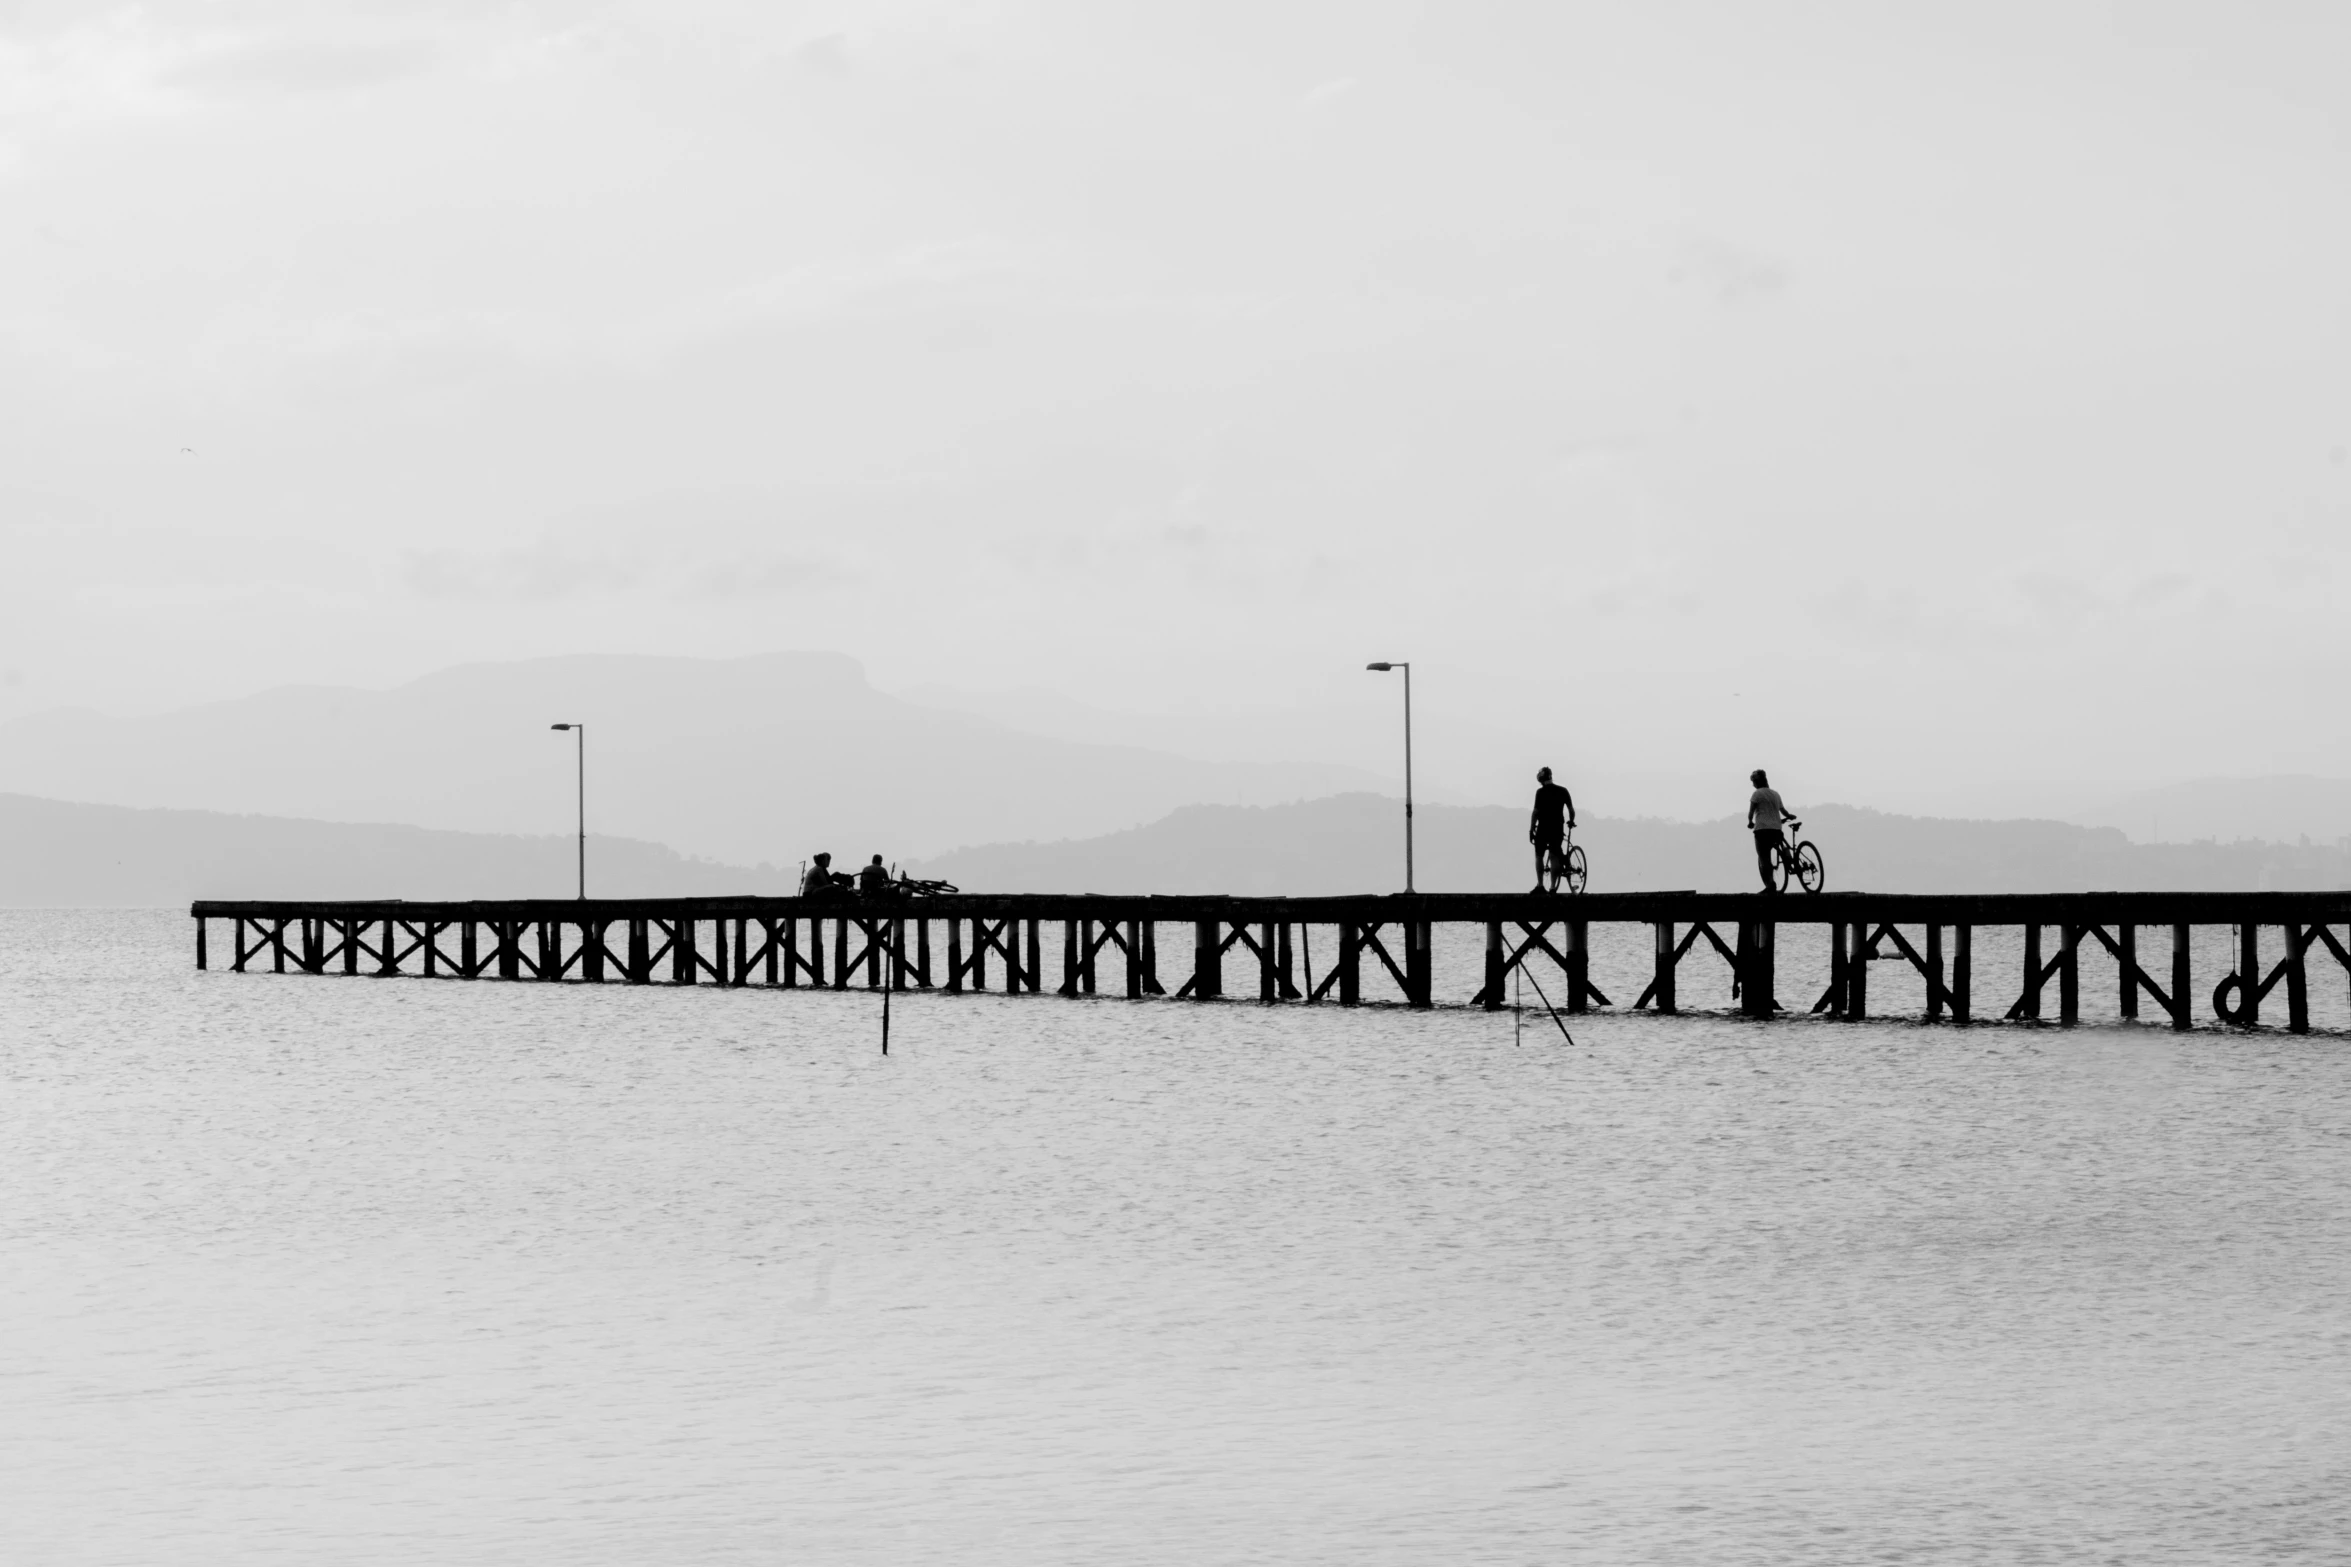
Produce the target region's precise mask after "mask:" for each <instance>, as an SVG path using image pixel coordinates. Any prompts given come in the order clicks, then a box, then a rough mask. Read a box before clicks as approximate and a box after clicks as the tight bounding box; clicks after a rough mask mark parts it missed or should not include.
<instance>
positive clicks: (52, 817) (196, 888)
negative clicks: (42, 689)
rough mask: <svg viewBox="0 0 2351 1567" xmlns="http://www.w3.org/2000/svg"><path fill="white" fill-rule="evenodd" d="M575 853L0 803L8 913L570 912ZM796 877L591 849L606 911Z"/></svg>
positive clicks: (237, 819)
mask: <svg viewBox="0 0 2351 1567" xmlns="http://www.w3.org/2000/svg"><path fill="white" fill-rule="evenodd" d="M576 854H577V847H576V841H575V840H574V839H571V838H553V837H548V838H523V837H508V836H501V835H497V834H492V833H459V832H435V831H432V830H431V829H429V828H424V827H387V826H365V825H355V824H350V823H344V822H308V821H293V820H288V819H286V818H284V817H271V816H227V815H222V814H220V813H218V812H213V811H141V810H131V809H127V808H125V807H122V806H115V805H73V804H68V803H66V802H64V801H60V800H41V799H34V798H31V797H29V796H26V795H20V794H0V907H10V908H71V907H80V908H94V907H118V908H124V907H127V908H154V907H170V906H175V905H179V904H185V903H187V902H188V901H190V900H191V899H195V898H567V897H570V896H571V895H572V893H573V892H574V890H576V888H577V886H578V882H577V880H576V876H577V872H576V869H575V867H576V865H577V860H576V858H575V856H576ZM796 869H797V867H794V868H793V869H787V870H782V871H771V870H768V869H767V868H765V867H761V868H759V869H756V870H744V869H741V868H738V867H736V866H731V865H714V864H711V863H709V862H708V861H701V860H688V859H684V858H681V857H680V856H679V855H678V854H676V853H675V852H674V851H672V850H669V849H666V848H663V847H662V846H661V845H659V844H655V843H642V842H639V841H637V840H634V839H629V838H594V837H591V838H590V839H589V840H588V890H589V891H590V892H591V893H595V894H597V895H600V896H605V897H660V896H667V895H676V894H684V893H718V892H786V891H789V890H790V889H791V886H792V881H793V874H794V870H796Z"/></svg>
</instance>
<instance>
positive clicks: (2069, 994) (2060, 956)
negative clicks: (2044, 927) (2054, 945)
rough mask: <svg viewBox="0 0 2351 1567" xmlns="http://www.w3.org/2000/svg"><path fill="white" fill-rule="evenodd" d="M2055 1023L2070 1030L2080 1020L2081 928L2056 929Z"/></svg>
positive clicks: (2076, 926) (2065, 926)
mask: <svg viewBox="0 0 2351 1567" xmlns="http://www.w3.org/2000/svg"><path fill="white" fill-rule="evenodd" d="M2057 939H2058V940H2059V941H2060V942H2061V943H2063V945H2061V946H2060V947H2059V948H2058V949H2057V1021H2058V1023H2059V1025H2060V1026H2062V1027H2065V1028H2071V1027H2073V1026H2074V1025H2075V1024H2076V1023H2079V1022H2080V1021H2081V1020H2082V960H2081V951H2082V927H2081V926H2079V925H2075V924H2070V923H2069V924H2064V925H2060V926H2058V927H2057Z"/></svg>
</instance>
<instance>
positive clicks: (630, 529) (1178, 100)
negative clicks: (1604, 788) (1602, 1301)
mask: <svg viewBox="0 0 2351 1567" xmlns="http://www.w3.org/2000/svg"><path fill="white" fill-rule="evenodd" d="M1929 11H1939V12H1940V13H1941V15H1940V17H1939V19H1932V20H1929V19H1922V18H1924V17H1925V15H1926V13H1928V12H1929ZM2347 60H2351V8H2346V7H2343V6H2340V5H2327V4H2310V5H2299V6H2297V5H2285V4H2276V5H2243V4H2229V5H2224V4H2218V3H2213V4H2202V5H2162V4H2130V5H2121V4H2113V5H2108V4H2099V5H2090V4H2078V3H2072V4H2069V3H2063V0H2054V3H2053V0H2041V3H2035V4H2003V3H1990V4H1986V3H1973V4H1966V5H1959V4H1952V5H1947V6H1942V7H1934V8H1930V7H1921V6H1887V5H1882V4H1791V3H1780V4H1770V5H1756V4H1747V3H1723V4H1684V5H1674V4H1646V5H1640V6H1625V5H1608V6H1579V5H1574V4H1565V3H1560V0H1543V3H1535V4H1525V5H1519V4H1481V3H1474V0H1454V3H1448V4H1444V5H1441V6H1430V7H1418V6H1410V5H1382V4H1378V3H1366V0H1347V3H1344V4H1330V5H1282V4H1274V3H1267V0H1253V3H1250V4H1246V5H1229V6H1227V5H1214V4H1202V3H1199V0H1184V3H1182V4H1160V5H1155V6H1149V7H1140V6H1122V5H1115V4H1106V3H1103V0H1086V3H1080V4H1068V5H1027V4H1011V3H1007V4H995V5H968V6H957V5H926V4H919V3H907V4H877V5H826V4H813V5H791V4H777V3H760V4H742V5H726V4H695V3H692V0H658V3H644V4H627V3H621V4H579V5H562V4H552V3H550V4H537V5H529V4H521V5H508V6H485V5H471V4H468V5H459V4H449V5H446V6H441V7H435V6H431V5H426V4H416V3H403V4H391V3H382V4H346V5H336V4H331V3H322V0H304V3H301V4H258V3H256V4H240V3H235V0H227V3H208V4H185V5H182V4H148V5H144V6H139V7H136V8H123V9H120V10H108V9H105V8H102V7H100V6H94V5H91V4H88V3H82V4H54V5H52V4H41V3H32V4H13V5H9V4H0V214H4V215H0V223H4V224H5V236H6V244H5V246H4V247H0V717H5V716H8V715H11V714H21V713H24V712H28V711H32V710H35V709H38V708H43V707H48V706H54V705H57V704H61V703H69V702H70V703H93V704H96V705H99V706H102V707H107V708H113V709H119V710H122V711H140V710H152V709H155V708H159V707H164V706H170V705H175V704H179V703H184V702H191V701H197V700H205V699H212V698H218V697H226V696H233V695H238V694H242V693H245V692H248V691H251V690H254V689H257V688H259V687H262V686H265V685H269V684H273V683H276V682H280V681H286V680H305V681H337V682H353V683H360V684H370V685H385V684H391V683H394V682H397V681H400V680H404V679H407V678H410V677H413V676H415V675H418V674H421V673H423V672H425V671H428V670H431V669H434V668H438V667H441V666H444V665H448V664H452V663H457V662H461V661H466V660H473V659H483V658H505V657H519V656H528V655H536V654H544V653H558V652H573V651H632V650H635V651H659V652H669V653H703V654H734V653H743V652H751V651H757V650H764V649H774V648H801V647H805V648H831V649H839V650H841V651H844V652H848V653H851V654H854V655H857V656H859V657H861V658H863V659H864V660H865V661H866V662H867V664H868V666H869V667H870V668H871V670H872V671H873V673H874V676H875V678H876V680H877V681H878V682H880V683H882V684H884V685H886V686H893V687H906V686H914V685H918V684H923V683H944V684H948V685H961V686H966V687H975V688H987V687H1019V686H1036V687H1042V688H1047V689H1050V690H1054V691H1058V692H1061V693H1064V694H1066V695H1068V696H1071V697H1076V698H1079V699H1082V700H1085V701H1089V702H1094V703H1099V704H1105V705H1109V706H1115V707H1121V708H1129V709H1162V708H1164V709H1168V710H1177V711H1186V712H1196V713H1197V712H1213V711H1217V710H1220V709H1231V708H1241V707H1247V708H1255V709H1267V710H1280V709H1283V708H1287V707H1294V706H1320V707H1326V708H1327V707H1328V706H1329V705H1330V704H1334V703H1336V704H1342V705H1362V706H1364V707H1365V710H1366V711H1367V712H1369V711H1372V710H1373V708H1374V705H1375V704H1379V703H1385V702H1392V701H1393V695H1394V693H1393V692H1392V690H1390V689H1388V688H1385V687H1382V686H1381V685H1380V684H1379V683H1378V680H1377V677H1373V676H1369V675H1366V674H1363V673H1362V672H1361V665H1362V663H1363V662H1364V661H1365V660H1366V659H1368V658H1411V659H1413V660H1415V661H1416V668H1417V669H1418V670H1419V671H1420V679H1421V685H1420V686H1419V687H1418V688H1416V696H1419V697H1420V698H1421V699H1422V701H1423V704H1424V710H1425V712H1426V715H1427V716H1426V721H1427V722H1428V723H1429V724H1430V725H1431V726H1432V729H1431V734H1432V736H1433V737H1434V738H1433V739H1432V742H1431V743H1432V746H1439V745H1441V742H1442V738H1443V735H1444V732H1445V731H1444V728H1443V726H1444V725H1445V724H1446V723H1448V722H1458V723H1460V724H1463V725H1469V724H1471V723H1473V722H1474V723H1475V724H1476V725H1480V726H1483V728H1482V730H1481V731H1480V732H1481V733H1484V734H1486V735H1488V736H1489V737H1491V736H1492V735H1493V734H1495V733H1499V732H1505V731H1508V730H1509V729H1510V728H1511V727H1512V726H1514V725H1523V726H1524V727H1525V729H1526V731H1527V732H1528V734H1529V736H1530V739H1529V740H1528V746H1529V747H1530V748H1531V749H1530V754H1535V753H1539V754H1541V755H1544V756H1548V757H1553V758H1555V759H1557V760H1560V761H1561V762H1562V763H1563V764H1564V765H1567V766H1569V767H1570V769H1571V771H1572V770H1577V769H1581V770H1583V771H1585V772H1597V773H1602V774H1606V775H1608V776H1612V777H1616V778H1620V779H1626V780H1631V779H1636V778H1639V777H1642V776H1647V775H1650V774H1654V775H1655V776H1657V777H1659V778H1665V777H1669V776H1670V777H1674V778H1680V779H1684V780H1687V779H1690V778H1700V777H1709V776H1711V775H1712V774H1714V773H1716V772H1722V773H1727V774H1729V775H1730V776H1731V778H1732V785H1731V787H1732V788H1733V789H1734V790H1735V788H1736V775H1737V774H1739V773H1742V772H1743V771H1744V770H1745V768H1746V767H1748V766H1750V765H1754V764H1755V763H1756V762H1758V761H1763V762H1767V763H1769V764H1770V765H1773V766H1774V767H1775V770H1776V771H1778V772H1779V773H1780V774H1781V775H1782V779H1783V781H1789V782H1791V783H1795V782H1798V781H1800V782H1801V784H1802V785H1803V792H1804V793H1805V794H1807V795H1808V796H1810V797H1815V798H1817V797H1819V795H1820V794H1821V793H1822V792H1824V791H1825V792H1829V793H1833V794H1836V795H1838V796H1841V797H1843V798H1849V799H1855V800H1858V801H1861V802H1862V803H1875V804H1884V805H1888V806H1893V807H1896V808H1936V809H1958V808H1970V807H1973V808H1979V809H1980V808H1994V807H1998V808H2011V807H2026V806H2030V805H2032V804H2034V803H2035V802H2036V801H2038V800H2048V801H2051V802H2055V801H2057V800H2058V799H2059V797H2060V796H2067V797H2072V796H2081V795H2084V794H2094V793H2096V792H2097V791H2100V790H2103V789H2107V788H2109V787H2112V786H2115V785H2117V784H2127V783H2130V782H2135V781H2146V782H2159V781H2162V780H2164V779H2166V778H2172V777H2183V776H2191V775H2195V774H2199V773H2216V772H2218V773H2234V772H2245V773H2257V772H2267V771H2291V770H2307V771H2318V772H2328V773H2337V774H2347V775H2351V731H2347V729H2346V726H2345V724H2344V723H2343V721H2342V718H2341V713H2342V701H2341V698H2340V694H2339V693H2340V691H2341V689H2342V687H2343V683H2344V680H2345V677H2346V675H2347V674H2351V653H2346V651H2345V637H2344V626H2343V618H2342V614H2341V611H2342V609H2343V607H2344V598H2345V593H2346V573H2347V572H2351V464H2347V461H2346V457H2347V448H2351V312H2347V310H2346V304H2345V297H2346V284H2345V279H2346V278H2351V203H2347V202H2346V200H2345V192H2346V191H2351V147H2347V146H2346V118H2347V116H2346V111H2345V109H2344V107H2343V103H2344V98H2345V94H2344V92H2343V85H2342V84H2343V80H2344V72H2345V63H2346V61H2347ZM1379 711H1382V712H1384V711H1385V709H1379ZM1317 732H1318V733H1319V732H1320V731H1317ZM1374 732H1375V733H1378V740H1377V744H1376V745H1375V744H1372V743H1371V742H1367V746H1368V747H1369V749H1367V750H1366V751H1365V752H1364V753H1363V754H1361V755H1358V754H1348V755H1343V756H1333V757H1331V758H1330V759H1331V760H1334V761H1345V762H1350V763H1359V762H1364V761H1366V760H1375V761H1376V760H1379V759H1380V758H1381V757H1383V756H1384V755H1385V752H1384V750H1383V749H1381V747H1385V746H1386V745H1387V744H1388V741H1387V737H1386V735H1385V734H1384V732H1377V731H1374ZM1463 733H1464V735H1466V734H1467V733H1468V730H1467V729H1466V728H1465V729H1464V730H1463ZM1462 743H1463V745H1464V746H1467V745H1468V744H1470V742H1469V741H1468V740H1467V739H1465V740H1464V741H1463V742H1462ZM1424 765H1427V766H1431V767H1437V768H1440V769H1441V768H1442V766H1443V760H1442V757H1441V755H1440V756H1439V757H1438V758H1437V759H1435V760H1424ZM1637 806H1638V801H1633V802H1629V807H1630V808H1637ZM1733 808H1735V802H1734V804H1733V805H1729V806H1725V807H1724V809H1726V810H1727V809H1733Z"/></svg>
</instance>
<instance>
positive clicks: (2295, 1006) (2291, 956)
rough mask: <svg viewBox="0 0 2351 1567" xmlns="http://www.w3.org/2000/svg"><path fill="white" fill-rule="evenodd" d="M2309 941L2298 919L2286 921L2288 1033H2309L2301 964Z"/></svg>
mask: <svg viewBox="0 0 2351 1567" xmlns="http://www.w3.org/2000/svg"><path fill="white" fill-rule="evenodd" d="M2309 940H2310V936H2309V932H2308V931H2307V930H2306V929H2305V927H2304V926H2303V924H2302V921H2301V919H2300V918H2299V917H2295V918H2291V919H2288V920H2287V921H2286V1029H2287V1031H2288V1032H2289V1033H2295V1034H2307V1033H2309V1032H2310V982H2309V977H2308V976H2307V975H2306V974H2305V973H2304V971H2303V963H2302V956H2303V953H2304V952H2305V951H2306V950H2308V944H2309Z"/></svg>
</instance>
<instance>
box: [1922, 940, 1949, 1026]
mask: <svg viewBox="0 0 2351 1567" xmlns="http://www.w3.org/2000/svg"><path fill="white" fill-rule="evenodd" d="M1926 938H1927V951H1926V958H1927V1021H1928V1022H1930V1023H1939V1022H1941V1021H1942V1019H1943V1008H1944V1005H1945V1004H1946V1002H1947V1000H1948V992H1946V991H1945V990H1944V988H1943V927H1942V926H1940V925H1937V924H1935V923H1933V922H1932V921H1929V922H1928V924H1927V928H1926Z"/></svg>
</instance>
